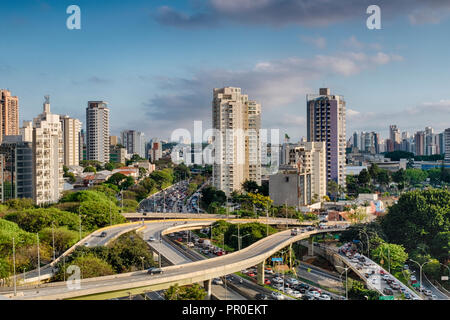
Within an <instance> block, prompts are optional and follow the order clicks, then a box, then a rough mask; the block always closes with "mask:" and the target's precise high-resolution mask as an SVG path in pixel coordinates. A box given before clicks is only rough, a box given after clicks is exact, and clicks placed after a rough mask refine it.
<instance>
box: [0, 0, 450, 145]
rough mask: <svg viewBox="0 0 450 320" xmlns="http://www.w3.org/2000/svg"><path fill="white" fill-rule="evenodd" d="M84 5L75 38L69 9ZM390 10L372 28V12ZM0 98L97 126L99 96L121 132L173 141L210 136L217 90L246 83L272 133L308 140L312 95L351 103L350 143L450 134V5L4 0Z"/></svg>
mask: <svg viewBox="0 0 450 320" xmlns="http://www.w3.org/2000/svg"><path fill="white" fill-rule="evenodd" d="M72 4H75V5H78V6H79V7H80V9H81V29H80V30H69V29H68V28H67V27H66V20H67V18H68V17H69V16H70V14H67V13H66V9H67V7H68V6H70V5H72ZM371 4H377V5H378V6H379V7H380V9H381V29H380V30H376V29H375V30H370V29H368V28H367V26H366V20H367V18H368V17H369V16H370V14H367V13H366V9H367V7H368V6H369V5H371ZM1 7H2V11H1V19H0V35H1V37H0V39H1V40H0V43H1V44H0V48H1V49H0V88H3V89H9V90H11V92H12V94H13V95H17V96H18V97H19V99H20V121H21V122H22V120H32V119H33V117H35V116H36V115H37V114H39V113H41V111H42V103H43V101H44V98H43V97H44V95H47V94H48V95H50V99H51V107H52V112H53V113H58V114H67V115H70V116H72V117H75V118H78V119H80V120H81V121H82V122H83V123H84V122H85V109H86V106H87V101H89V100H104V101H107V102H108V105H109V107H110V110H111V119H110V123H111V135H119V134H120V131H122V130H127V129H135V130H139V131H143V132H144V133H145V135H146V137H147V138H148V139H150V138H152V137H159V138H162V139H169V138H170V136H171V134H172V132H173V131H174V130H175V129H178V128H186V129H188V130H190V131H191V132H193V131H192V128H193V121H195V120H201V121H203V129H204V130H205V129H207V128H209V127H210V126H211V116H212V115H211V102H212V92H213V88H218V87H223V86H234V87H241V88H242V91H243V92H244V93H245V94H248V95H249V99H252V100H256V101H258V102H259V103H261V105H262V126H263V127H264V128H267V129H271V128H275V129H279V130H280V132H281V133H282V134H284V133H287V134H288V135H289V136H290V137H291V141H296V140H298V139H300V137H302V136H305V135H306V94H308V93H318V90H319V88H320V87H329V88H331V92H332V94H339V95H342V96H344V99H345V101H346V105H347V117H346V119H347V126H346V127H347V136H348V137H350V136H351V134H352V133H353V132H354V131H376V132H380V133H381V134H382V136H384V137H387V135H388V128H389V125H390V124H397V125H398V127H399V128H400V130H401V131H409V132H410V133H414V132H415V131H417V130H424V128H425V127H426V126H432V127H433V128H434V129H435V132H442V131H443V130H444V129H445V128H448V127H450V90H449V89H450V88H449V84H450V75H449V70H450V62H449V53H450V41H448V38H449V36H448V34H449V32H448V31H449V30H450V1H446V0H378V1H373V0H370V1H369V0H358V1H356V0H339V1H337V0H290V1H289V0H185V1H180V0H170V1H169V0H151V1H149V0H147V1H144V0H134V1H133V0H131V1H126V2H125V1H119V0H96V1H92V0H71V1H65V0H55V1H43V0H26V1H20V0H18V1H5V0H1Z"/></svg>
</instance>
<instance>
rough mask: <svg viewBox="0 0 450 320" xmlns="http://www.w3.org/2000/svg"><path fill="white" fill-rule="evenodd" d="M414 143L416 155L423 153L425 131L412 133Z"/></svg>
mask: <svg viewBox="0 0 450 320" xmlns="http://www.w3.org/2000/svg"><path fill="white" fill-rule="evenodd" d="M414 144H415V146H416V148H415V154H416V156H423V155H425V132H424V131H417V132H416V134H415V135H414Z"/></svg>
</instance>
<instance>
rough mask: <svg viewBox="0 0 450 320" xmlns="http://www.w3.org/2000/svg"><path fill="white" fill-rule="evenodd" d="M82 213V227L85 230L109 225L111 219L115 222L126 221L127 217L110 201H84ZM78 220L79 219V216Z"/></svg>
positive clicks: (81, 208)
mask: <svg viewBox="0 0 450 320" xmlns="http://www.w3.org/2000/svg"><path fill="white" fill-rule="evenodd" d="M110 209H111V211H110ZM110 212H111V216H110ZM80 213H81V215H82V219H81V220H82V227H83V230H85V231H93V230H95V229H98V228H102V227H105V226H108V225H109V224H110V221H112V223H113V224H117V223H123V222H125V218H124V217H123V216H122V215H121V214H119V210H118V208H117V206H116V205H115V204H113V203H111V202H110V201H91V200H89V201H83V202H81V204H80ZM77 221H79V220H78V217H77Z"/></svg>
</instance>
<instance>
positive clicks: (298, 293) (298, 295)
mask: <svg viewBox="0 0 450 320" xmlns="http://www.w3.org/2000/svg"><path fill="white" fill-rule="evenodd" d="M291 296H293V297H294V298H301V297H302V294H301V293H300V292H299V291H294V292H292V293H291Z"/></svg>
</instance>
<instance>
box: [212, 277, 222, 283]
mask: <svg viewBox="0 0 450 320" xmlns="http://www.w3.org/2000/svg"><path fill="white" fill-rule="evenodd" d="M212 283H213V284H218V285H221V284H223V281H222V279H220V278H214V279H213V281H212Z"/></svg>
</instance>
